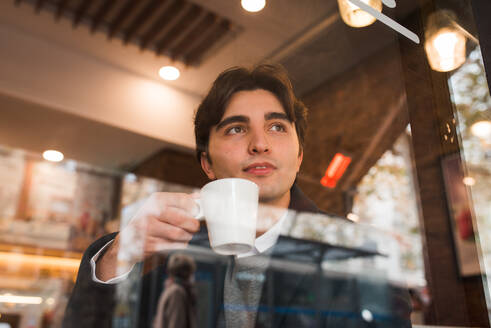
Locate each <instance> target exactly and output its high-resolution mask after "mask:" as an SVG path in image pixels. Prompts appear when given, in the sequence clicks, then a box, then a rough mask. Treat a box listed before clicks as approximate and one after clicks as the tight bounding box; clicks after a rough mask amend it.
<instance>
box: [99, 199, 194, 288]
mask: <svg viewBox="0 0 491 328" xmlns="http://www.w3.org/2000/svg"><path fill="white" fill-rule="evenodd" d="M197 213H198V205H196V202H195V201H194V198H193V196H191V195H188V194H178V193H165V192H157V193H154V194H152V195H151V196H150V197H149V198H148V199H147V201H146V202H145V203H144V204H143V206H142V207H141V208H140V209H139V210H138V212H137V213H136V215H135V216H134V217H133V218H132V219H131V220H130V222H129V223H128V225H127V226H126V227H124V228H123V229H122V230H121V232H120V233H119V234H118V235H117V237H116V239H115V240H114V242H113V243H112V244H111V245H110V247H109V249H108V250H107V251H106V252H105V254H104V255H103V256H102V257H101V258H100V259H99V260H98V261H97V265H96V276H97V278H98V279H100V280H102V281H107V280H109V279H111V278H113V277H115V276H117V275H118V274H121V273H122V272H119V273H118V271H117V267H118V260H119V263H121V262H124V263H126V264H127V265H129V266H131V265H133V264H135V263H136V262H138V261H141V260H143V259H145V258H146V257H148V256H150V255H152V254H154V253H156V252H160V251H164V250H170V249H176V248H185V247H186V246H187V244H188V242H189V241H190V240H191V238H192V237H193V234H194V233H195V232H197V231H198V230H199V221H198V220H197V219H195V218H194V216H195V215H197ZM118 254H119V255H118Z"/></svg>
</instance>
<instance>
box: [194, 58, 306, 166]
mask: <svg viewBox="0 0 491 328" xmlns="http://www.w3.org/2000/svg"><path fill="white" fill-rule="evenodd" d="M258 89H263V90H266V91H269V92H271V93H272V94H274V95H275V96H276V97H277V98H278V100H279V101H280V103H281V104H282V105H283V109H284V110H285V114H286V115H287V117H288V119H289V120H290V122H294V123H295V129H296V131H297V136H298V141H299V144H300V150H302V149H303V147H304V142H305V132H306V129H307V108H306V107H305V105H304V104H303V103H302V102H301V101H299V100H298V99H297V98H296V97H295V95H294V94H293V88H292V84H291V82H290V79H289V78H288V75H287V73H286V70H285V69H284V68H283V67H282V66H281V65H277V64H261V65H258V66H256V67H254V68H252V69H247V68H244V67H232V68H230V69H228V70H226V71H224V72H222V73H221V74H220V75H219V76H218V77H217V79H216V80H215V82H214V83H213V85H212V87H211V89H210V91H209V92H208V94H207V95H206V97H205V98H204V99H203V101H202V102H201V104H200V105H199V107H198V110H197V111H196V115H195V118H194V135H195V138H196V155H197V157H198V161H200V158H201V153H202V152H206V153H207V155H208V141H209V138H210V131H211V128H212V127H213V126H215V125H217V124H218V123H219V122H220V120H221V119H222V117H223V114H224V113H225V109H226V108H227V105H228V103H229V101H230V99H231V98H232V96H233V95H234V94H235V93H236V92H239V91H253V90H258ZM208 160H210V158H209V157H208Z"/></svg>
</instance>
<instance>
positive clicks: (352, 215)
mask: <svg viewBox="0 0 491 328" xmlns="http://www.w3.org/2000/svg"><path fill="white" fill-rule="evenodd" d="M346 217H347V218H348V220H350V221H353V222H358V221H360V217H359V216H358V215H356V214H355V213H348V215H347V216H346Z"/></svg>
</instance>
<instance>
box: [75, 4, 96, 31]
mask: <svg viewBox="0 0 491 328" xmlns="http://www.w3.org/2000/svg"><path fill="white" fill-rule="evenodd" d="M93 2H94V0H84V1H82V2H81V3H80V5H79V6H78V8H77V10H76V11H75V17H74V18H73V27H77V26H78V24H79V23H80V21H81V20H82V17H84V15H85V13H86V12H87V10H88V9H89V8H90V6H91V5H92V3H93Z"/></svg>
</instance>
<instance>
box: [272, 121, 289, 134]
mask: <svg viewBox="0 0 491 328" xmlns="http://www.w3.org/2000/svg"><path fill="white" fill-rule="evenodd" d="M270 130H272V131H276V132H283V131H286V129H285V126H284V125H283V124H280V123H275V124H273V125H271V128H270Z"/></svg>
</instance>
